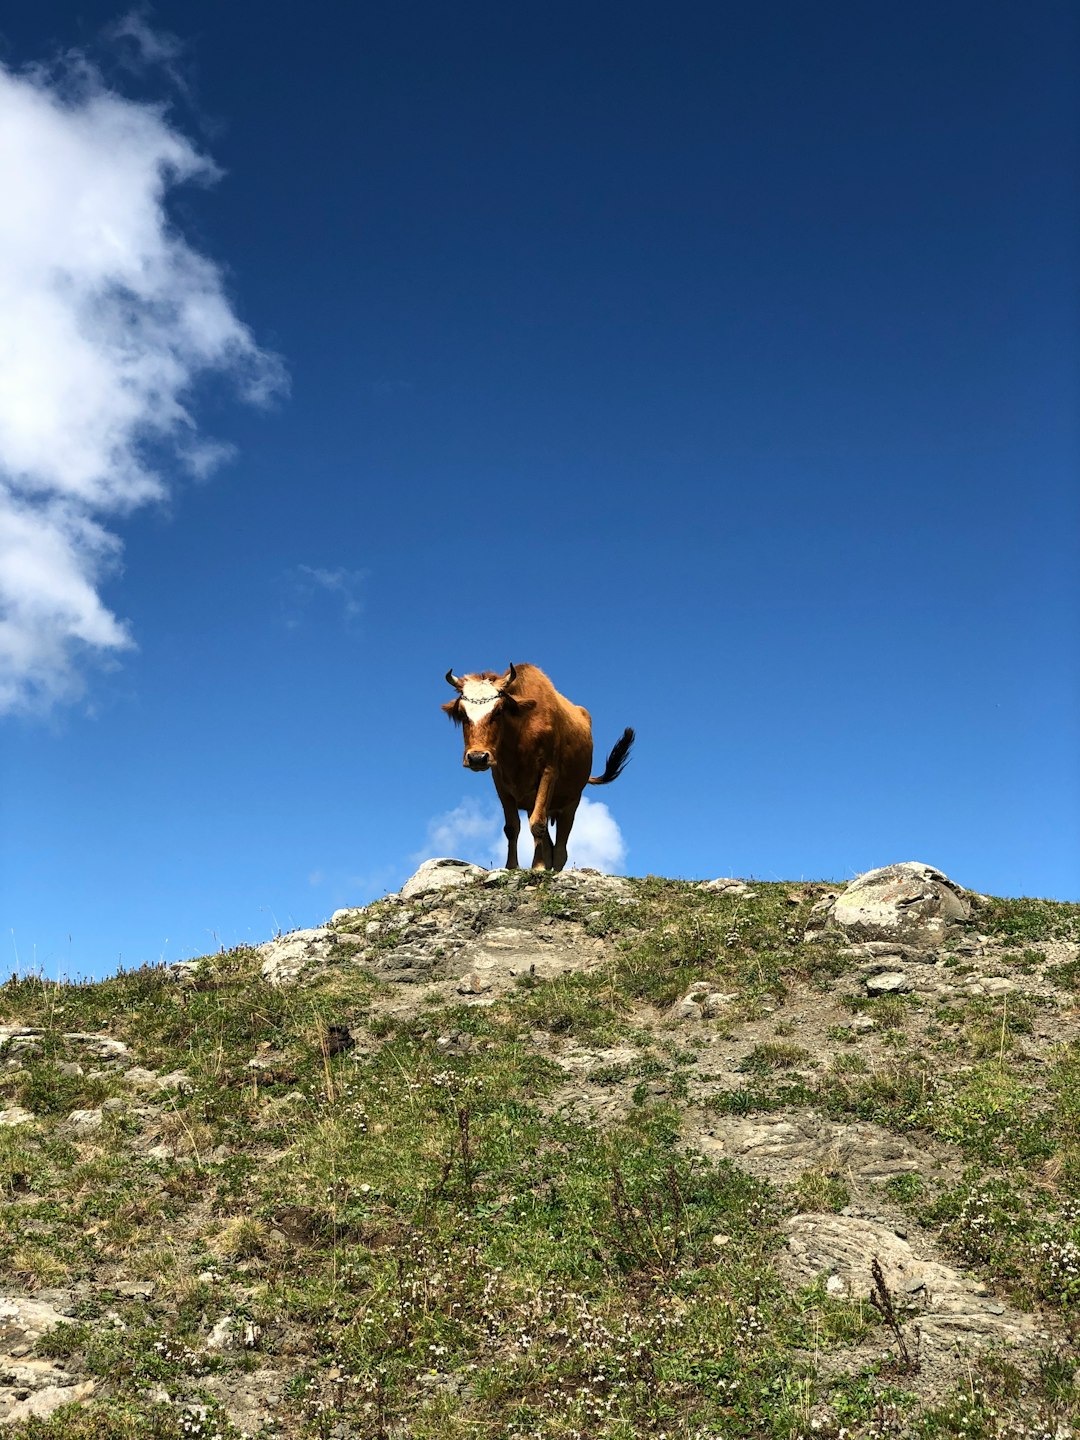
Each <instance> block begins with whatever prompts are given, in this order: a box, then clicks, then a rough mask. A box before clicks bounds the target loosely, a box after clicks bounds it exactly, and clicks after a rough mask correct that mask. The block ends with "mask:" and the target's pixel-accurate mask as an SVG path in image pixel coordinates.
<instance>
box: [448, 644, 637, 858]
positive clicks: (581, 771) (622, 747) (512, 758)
mask: <svg viewBox="0 0 1080 1440" xmlns="http://www.w3.org/2000/svg"><path fill="white" fill-rule="evenodd" d="M446 679H447V681H448V682H449V684H451V685H452V686H453V687H454V689H455V690H456V691H457V692H458V693H457V699H456V700H451V701H449V702H448V703H447V704H446V705H444V706H443V707H442V708H443V709H444V710H445V711H446V713H447V714H448V715H449V716H450V719H451V720H453V722H454V724H455V725H460V726H461V727H462V729H463V730H464V731H465V758H464V760H463V761H462V764H463V765H465V767H466V768H467V769H469V770H490V771H491V778H492V779H493V780H494V781H495V789H496V791H497V792H498V796H499V799H500V800H501V801H502V808H503V815H504V816H505V817H506V824H505V825H504V827H503V833H504V834H505V836H506V844H507V851H506V868H507V869H508V870H516V869H517V868H518V857H517V842H518V833H519V831H520V830H521V817H520V816H519V814H518V811H519V810H525V811H527V812H528V816H529V830H530V831H531V833H532V837H533V840H534V841H535V842H536V845H535V850H534V852H533V862H532V863H533V869H534V870H538V869H543V870H561V869H562V868H563V866H564V865H565V864H566V842H567V840H568V839H569V838H570V828H571V826H572V825H573V823H574V815H575V813H576V812H577V808H578V805H579V804H580V802H581V795H582V792H583V790H584V789H585V786H586V785H610V784H611V782H612V780H615V779H616V778H617V777H618V776H619V775H621V774H622V771H623V767H624V766H625V764H626V762H627V759H628V758H629V754H630V746H631V745H632V744H633V743H634V732H633V730H629V729H628V730H624V731H623V735H622V739H620V740H618V741H617V742H616V744H615V748H614V749H613V750H612V752H611V754H610V755H609V756H608V758H607V765H606V766H605V767H604V773H603V774H602V775H590V774H589V771H590V770H591V769H592V750H593V746H592V719H591V717H590V715H589V712H588V711H587V710H585V709H583V708H582V707H581V706H580V705H574V704H573V703H572V702H571V701H569V700H567V699H566V697H565V696H564V695H560V694H559V692H558V691H557V690H556V689H555V686H554V685H552V683H551V681H550V680H549V679H548V677H547V676H546V675H545V674H544V672H543V671H542V670H538V669H537V667H536V666H535V665H511V666H510V669H509V670H507V672H506V674H505V675H496V674H495V673H494V671H491V670H485V671H483V672H482V673H481V674H479V675H463V676H462V677H461V678H460V679H458V677H457V676H456V675H455V674H454V673H453V671H452V670H448V671H447V672H446ZM551 820H554V821H555V843H554V845H553V844H552V842H551V833H550V831H549V830H548V822H549V821H551Z"/></svg>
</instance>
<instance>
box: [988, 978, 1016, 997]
mask: <svg viewBox="0 0 1080 1440" xmlns="http://www.w3.org/2000/svg"><path fill="white" fill-rule="evenodd" d="M981 983H982V989H983V994H984V995H1009V994H1011V993H1012V991H1014V990H1015V989H1016V988H1017V986H1016V981H1015V980H1010V979H1008V977H1007V976H1005V975H988V976H987V977H986V978H985V979H984V980H983V981H982V982H981Z"/></svg>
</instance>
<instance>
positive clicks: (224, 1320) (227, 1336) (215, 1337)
mask: <svg viewBox="0 0 1080 1440" xmlns="http://www.w3.org/2000/svg"><path fill="white" fill-rule="evenodd" d="M235 1344H236V1318H235V1316H233V1315H223V1316H222V1317H221V1319H220V1320H219V1321H218V1322H217V1324H216V1325H215V1326H214V1328H213V1329H212V1330H211V1331H210V1334H209V1335H207V1337H206V1348H207V1350H231V1349H232V1348H233V1346H234V1345H235Z"/></svg>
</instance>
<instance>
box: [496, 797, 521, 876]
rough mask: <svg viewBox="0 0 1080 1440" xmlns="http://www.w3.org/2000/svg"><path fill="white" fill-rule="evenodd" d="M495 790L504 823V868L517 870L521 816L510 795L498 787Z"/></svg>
mask: <svg viewBox="0 0 1080 1440" xmlns="http://www.w3.org/2000/svg"><path fill="white" fill-rule="evenodd" d="M495 789H496V790H498V792H499V799H500V800H501V801H502V808H503V819H504V821H505V824H504V825H503V834H504V835H505V836H506V868H507V870H517V869H518V853H517V847H518V835H519V834H520V832H521V816H520V815H519V814H518V807H517V801H516V800H515V799H514V798H513V796H512V795H507V794H506V793H505V792H504V791H502V790H499V787H498V785H496V786H495Z"/></svg>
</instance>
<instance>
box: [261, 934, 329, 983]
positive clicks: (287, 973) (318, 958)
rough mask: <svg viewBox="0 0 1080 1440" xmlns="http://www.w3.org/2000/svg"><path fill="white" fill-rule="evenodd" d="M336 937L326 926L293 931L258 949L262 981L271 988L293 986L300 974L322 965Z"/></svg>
mask: <svg viewBox="0 0 1080 1440" xmlns="http://www.w3.org/2000/svg"><path fill="white" fill-rule="evenodd" d="M336 940H337V937H336V935H335V934H334V932H333V930H331V929H330V927H329V926H328V925H320V926H318V927H317V928H316V929H314V930H293V931H291V932H290V933H289V934H288V935H281V936H279V937H278V938H277V939H276V940H269V941H267V943H266V944H265V945H260V946H259V947H258V953H259V954H260V955H261V956H262V957H263V960H262V974H263V979H265V980H269V982H270V984H271V985H294V984H295V983H296V981H297V980H298V979H299V977H300V975H301V973H302V972H303V971H304V970H306V969H309V968H311V967H313V966H317V965H325V964H326V962H327V961H328V960H329V958H330V951H331V948H332V947H333V945H334V944H335V943H336Z"/></svg>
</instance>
